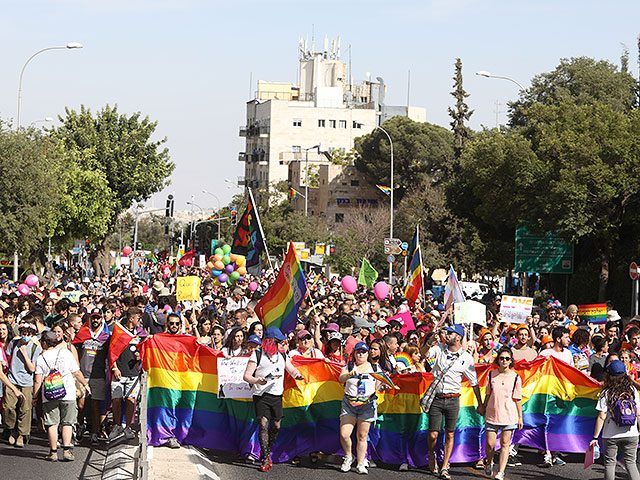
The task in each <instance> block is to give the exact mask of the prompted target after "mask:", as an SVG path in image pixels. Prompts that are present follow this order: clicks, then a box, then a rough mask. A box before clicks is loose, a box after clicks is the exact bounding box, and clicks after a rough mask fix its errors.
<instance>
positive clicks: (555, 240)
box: [515, 227, 573, 273]
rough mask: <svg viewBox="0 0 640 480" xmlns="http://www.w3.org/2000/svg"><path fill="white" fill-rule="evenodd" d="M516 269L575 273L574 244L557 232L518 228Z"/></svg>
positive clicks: (521, 270)
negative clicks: (536, 231)
mask: <svg viewBox="0 0 640 480" xmlns="http://www.w3.org/2000/svg"><path fill="white" fill-rule="evenodd" d="M515 270H516V271H518V272H536V273H573V245H572V244H570V243H567V241H566V240H565V239H564V238H562V237H561V236H560V235H558V234H556V233H546V234H544V233H543V234H537V233H531V232H529V230H527V228H526V227H520V228H518V229H517V230H516V258H515Z"/></svg>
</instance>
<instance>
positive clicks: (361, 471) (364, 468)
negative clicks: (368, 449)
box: [356, 463, 369, 475]
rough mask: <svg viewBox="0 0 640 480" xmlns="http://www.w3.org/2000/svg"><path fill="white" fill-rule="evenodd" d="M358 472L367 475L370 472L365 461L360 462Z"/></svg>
mask: <svg viewBox="0 0 640 480" xmlns="http://www.w3.org/2000/svg"><path fill="white" fill-rule="evenodd" d="M356 472H358V473H360V474H362V475H366V474H367V473H369V470H367V467H365V466H364V463H359V464H358V466H357V467H356Z"/></svg>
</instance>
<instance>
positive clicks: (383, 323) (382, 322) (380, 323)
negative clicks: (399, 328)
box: [376, 320, 389, 328]
mask: <svg viewBox="0 0 640 480" xmlns="http://www.w3.org/2000/svg"><path fill="white" fill-rule="evenodd" d="M388 326H389V322H387V321H386V320H378V321H377V322H376V327H378V328H385V327H388Z"/></svg>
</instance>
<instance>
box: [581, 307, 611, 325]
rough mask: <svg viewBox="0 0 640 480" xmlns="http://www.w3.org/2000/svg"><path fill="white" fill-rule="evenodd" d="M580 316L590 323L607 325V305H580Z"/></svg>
mask: <svg viewBox="0 0 640 480" xmlns="http://www.w3.org/2000/svg"><path fill="white" fill-rule="evenodd" d="M578 316H579V317H580V320H583V321H586V322H589V323H607V304H606V303H594V304H591V305H578Z"/></svg>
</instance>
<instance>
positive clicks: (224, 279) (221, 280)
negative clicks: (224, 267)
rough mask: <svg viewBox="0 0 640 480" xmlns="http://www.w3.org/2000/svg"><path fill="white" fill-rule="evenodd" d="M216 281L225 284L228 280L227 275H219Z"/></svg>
mask: <svg viewBox="0 0 640 480" xmlns="http://www.w3.org/2000/svg"><path fill="white" fill-rule="evenodd" d="M218 280H219V281H220V283H226V282H227V280H229V275H227V274H226V273H221V274H220V276H219V277H218Z"/></svg>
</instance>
